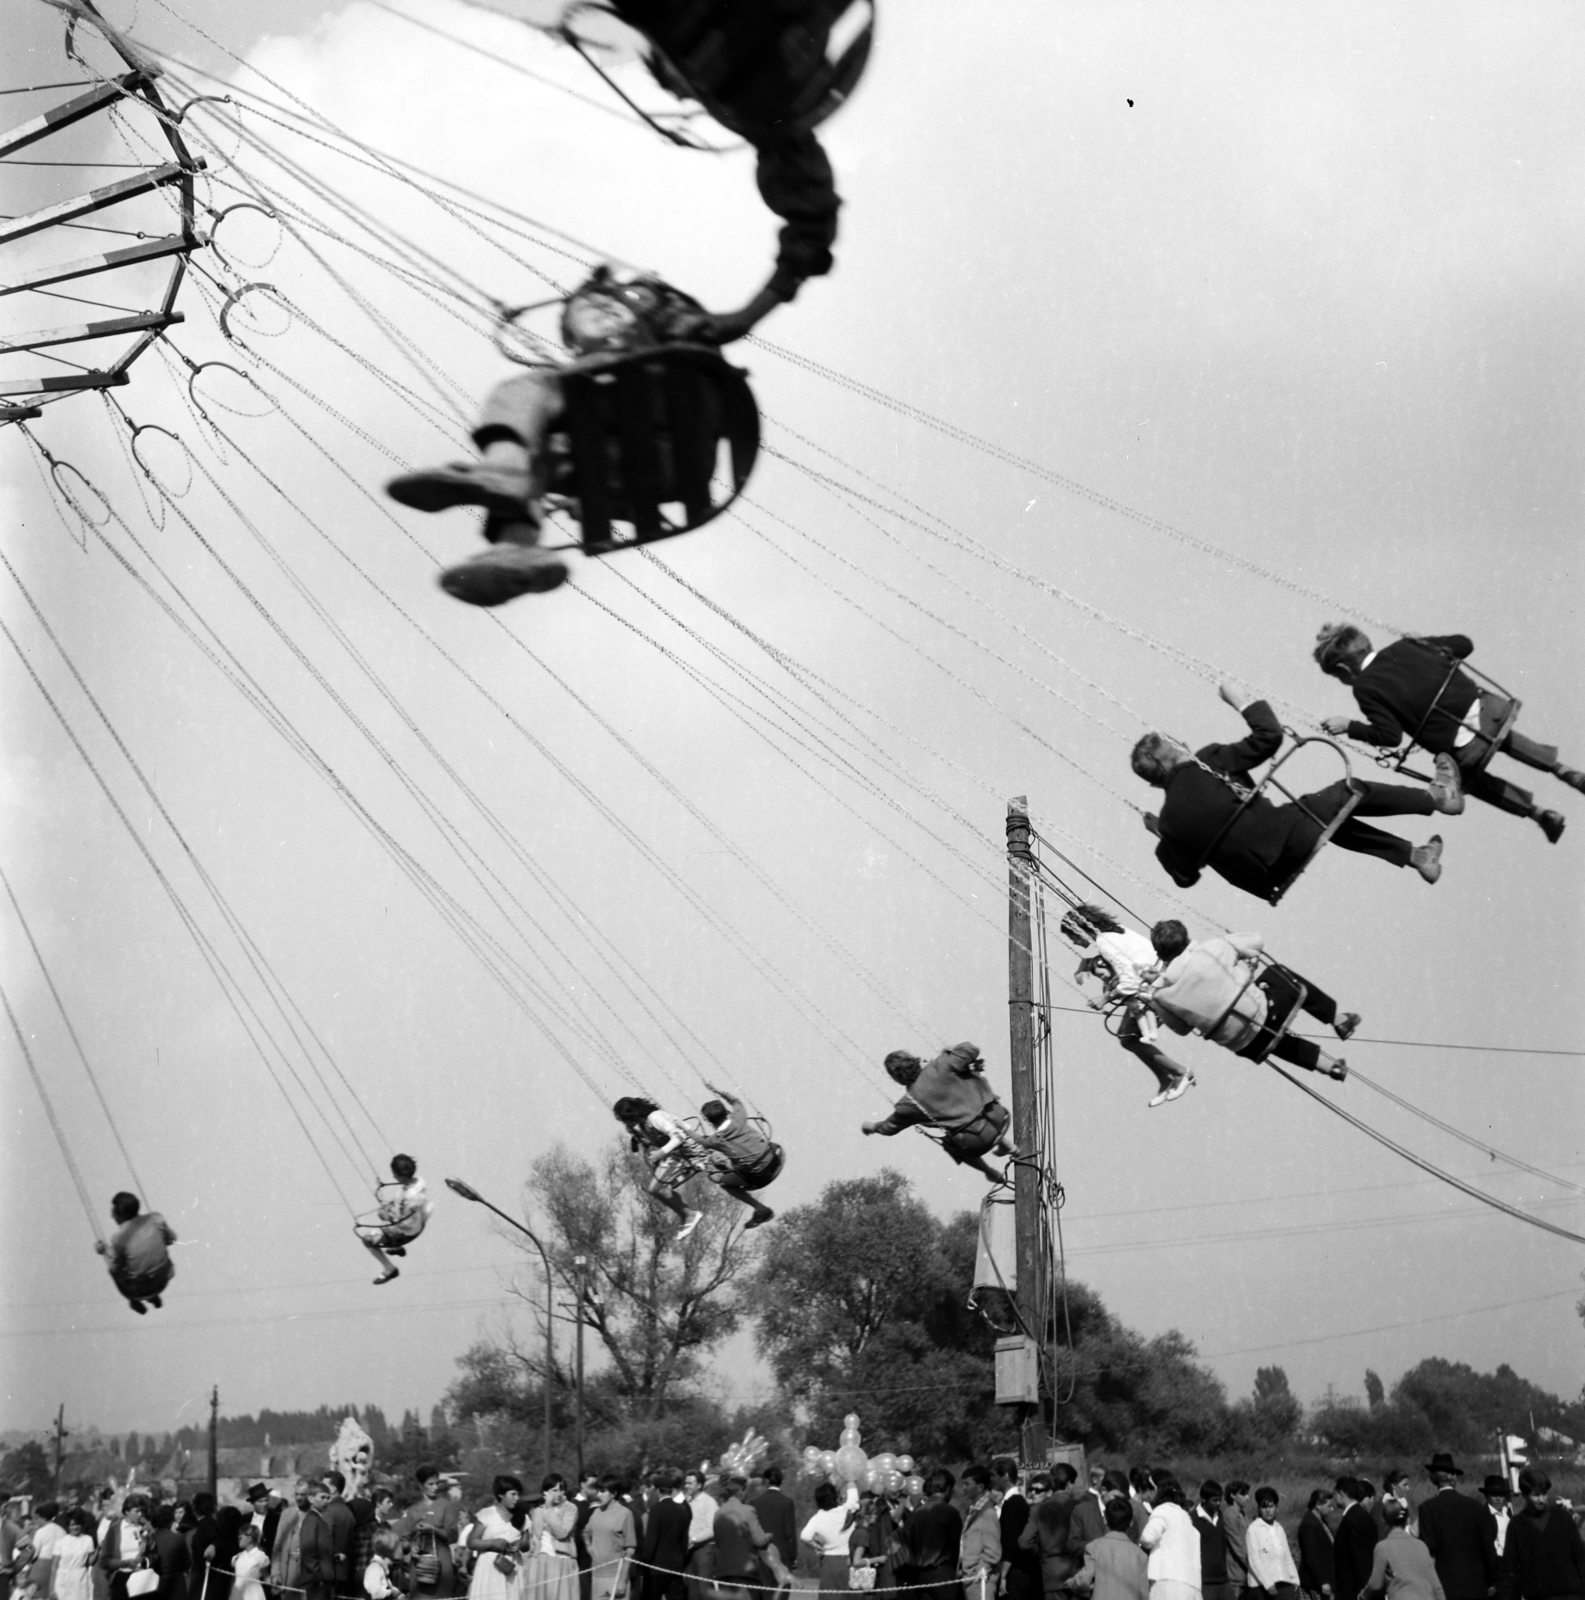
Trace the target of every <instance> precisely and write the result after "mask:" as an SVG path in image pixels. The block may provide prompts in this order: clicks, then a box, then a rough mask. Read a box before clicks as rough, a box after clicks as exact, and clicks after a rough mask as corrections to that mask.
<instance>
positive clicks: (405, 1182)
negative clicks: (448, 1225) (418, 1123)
mask: <svg viewBox="0 0 1585 1600" xmlns="http://www.w3.org/2000/svg"><path fill="white" fill-rule="evenodd" d="M391 1180H392V1181H391V1182H389V1183H382V1184H379V1185H377V1186H376V1188H375V1191H374V1194H375V1198H376V1199H377V1200H378V1201H379V1202H380V1205H379V1210H378V1211H377V1212H376V1213H375V1215H376V1217H377V1218H378V1219H379V1220H378V1221H376V1222H372V1223H359V1224H358V1225H357V1227H355V1228H354V1229H353V1230H352V1231H353V1232H354V1233H355V1234H357V1236H358V1238H359V1239H361V1240H362V1241H363V1248H364V1249H365V1250H367V1251H368V1252H369V1254H370V1255H371V1256H373V1257H374V1259H375V1261H376V1263H377V1264H378V1265H379V1268H380V1275H379V1277H377V1278H376V1279H375V1280H374V1284H375V1287H376V1288H378V1287H379V1286H380V1285H381V1284H382V1283H389V1282H390V1281H391V1279H392V1278H396V1277H400V1276H401V1273H400V1271H399V1269H398V1268H396V1267H393V1266H392V1265H391V1262H390V1259H389V1258H390V1257H391V1256H405V1255H406V1254H407V1247H408V1245H410V1244H411V1243H412V1242H413V1240H415V1239H416V1238H417V1237H418V1236H419V1234H421V1233H422V1232H423V1231H424V1227H425V1224H427V1223H428V1221H429V1218H430V1214H431V1213H432V1212H433V1211H434V1209H435V1202H434V1201H433V1200H431V1199H430V1198H429V1186H428V1184H426V1183H425V1182H424V1180H423V1179H422V1178H421V1177H419V1175H418V1163H417V1162H416V1161H415V1160H413V1158H412V1157H411V1156H404V1155H396V1156H392V1157H391Z"/></svg>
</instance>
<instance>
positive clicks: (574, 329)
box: [385, 265, 707, 606]
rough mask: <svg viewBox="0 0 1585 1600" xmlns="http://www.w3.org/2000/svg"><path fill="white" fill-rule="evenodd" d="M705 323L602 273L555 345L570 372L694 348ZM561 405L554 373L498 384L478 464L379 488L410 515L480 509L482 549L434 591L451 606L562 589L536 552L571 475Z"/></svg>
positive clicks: (562, 567)
mask: <svg viewBox="0 0 1585 1600" xmlns="http://www.w3.org/2000/svg"><path fill="white" fill-rule="evenodd" d="M706 315H707V313H706V312H705V310H704V308H703V307H702V306H701V305H700V304H699V302H698V301H697V300H693V299H691V298H690V297H689V296H687V295H685V294H683V293H682V292H681V291H680V290H677V289H673V288H672V287H671V285H670V284H668V283H665V282H663V281H662V280H661V279H660V278H657V277H654V276H653V275H649V274H642V273H623V272H620V271H618V270H617V269H616V268H614V267H611V266H604V265H602V266H600V267H597V268H596V269H595V271H594V274H593V275H592V276H591V277H590V278H589V279H588V280H587V281H586V282H585V283H583V284H580V285H579V287H578V288H576V289H574V290H573V292H572V294H571V295H569V296H568V298H567V302H566V304H565V306H564V307H563V308H562V313H561V337H562V341H563V343H564V344H565V345H566V346H567V348H568V350H569V351H570V352H571V353H572V356H573V360H574V364H576V363H577V362H578V361H579V360H581V359H584V358H589V357H598V356H606V355H616V354H621V353H624V352H628V351H635V350H650V349H659V348H660V347H662V346H664V345H667V344H678V343H685V342H688V341H690V340H695V341H696V340H697V334H696V333H695V331H694V330H696V329H697V327H698V326H699V324H700V320H701V319H702V318H704V317H705V316H706ZM563 402H564V391H563V384H562V369H561V368H559V367H556V366H551V365H546V366H543V367H531V368H529V369H528V370H527V371H526V372H521V373H518V374H517V375H516V376H515V377H511V378H507V379H506V380H505V381H504V382H502V383H498V384H497V385H496V386H495V388H494V389H492V390H491V391H490V394H489V397H488V398H487V399H486V400H485V402H484V409H483V412H482V414H481V415H480V417H479V421H478V425H477V426H476V427H475V428H474V430H473V442H474V444H476V445H477V446H478V448H479V450H480V452H481V456H480V459H479V460H477V461H454V462H451V463H449V464H448V465H446V466H443V467H429V468H425V469H424V470H422V471H420V472H409V473H404V474H403V475H402V476H401V477H398V478H393V479H391V481H390V482H389V483H388V484H386V486H385V491H386V493H387V494H389V495H390V497H391V498H392V499H393V500H395V501H397V502H398V503H399V504H401V505H404V506H411V507H412V508H413V509H414V510H415V511H446V510H449V509H450V508H451V507H453V506H479V507H481V508H482V509H483V511H484V522H483V525H482V528H481V530H480V531H481V532H482V533H483V535H484V537H485V539H486V540H487V541H488V545H487V547H486V548H485V549H483V550H481V551H479V552H478V553H477V554H476V555H473V556H470V557H469V558H468V559H467V560H466V561H459V562H458V563H456V564H455V565H454V566H450V567H447V568H446V569H445V570H444V571H443V572H442V573H441V574H440V579H439V582H440V586H441V588H442V589H444V590H445V591H446V593H447V594H449V595H451V596H453V597H454V598H455V599H458V600H463V601H466V602H467V603H468V604H469V605H474V606H499V605H504V604H505V603H506V602H507V601H508V600H515V599H516V598H517V597H518V596H519V595H524V594H544V593H546V592H547V591H549V590H551V589H557V588H560V587H561V585H562V584H563V583H565V582H566V581H567V563H566V562H565V561H563V560H562V559H561V557H560V556H559V555H557V554H556V553H555V552H554V551H551V550H542V549H540V547H539V541H540V535H541V532H542V529H543V524H544V515H545V508H544V499H545V496H546V495H547V494H551V493H554V492H556V490H557V489H558V487H564V486H565V485H566V484H567V482H568V478H569V474H570V471H571V445H570V442H569V440H568V437H567V433H566V411H565V407H564V403H563Z"/></svg>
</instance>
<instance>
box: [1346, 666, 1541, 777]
mask: <svg viewBox="0 0 1585 1600" xmlns="http://www.w3.org/2000/svg"><path fill="white" fill-rule="evenodd" d="M1461 672H1462V673H1466V674H1468V676H1470V677H1471V678H1474V679H1475V680H1476V684H1477V687H1478V689H1479V690H1480V691H1481V692H1482V693H1486V694H1494V695H1498V696H1500V697H1501V698H1502V699H1503V700H1506V701H1507V702H1508V709H1507V711H1506V712H1505V713H1504V714H1503V718H1502V721H1501V722H1499V723H1498V724H1497V727H1496V728H1495V729H1494V730H1493V732H1491V733H1489V734H1487V733H1477V734H1476V735H1475V738H1476V740H1477V741H1479V742H1480V743H1481V744H1483V745H1484V746H1485V749H1484V750H1482V751H1481V752H1480V755H1479V756H1478V757H1477V759H1476V760H1475V761H1474V763H1473V764H1471V765H1467V766H1464V768H1463V770H1464V771H1465V772H1466V773H1468V772H1484V771H1485V770H1486V768H1487V767H1488V766H1490V764H1491V758H1492V757H1493V756H1494V755H1496V753H1497V752H1498V750H1500V749H1501V748H1502V742H1503V740H1504V739H1506V738H1507V737H1508V735H1509V734H1510V733H1511V732H1512V731H1513V726H1514V724H1515V723H1516V722H1517V721H1518V720H1519V711H1520V707H1521V704H1522V702H1520V701H1519V700H1516V699H1515V698H1514V697H1513V696H1512V695H1511V694H1509V693H1508V691H1507V690H1506V689H1504V688H1503V686H1502V685H1501V684H1500V683H1497V682H1496V681H1495V680H1494V679H1492V678H1489V677H1488V676H1487V675H1486V674H1485V673H1484V672H1482V671H1481V670H1480V668H1479V667H1472V666H1471V665H1470V664H1469V662H1468V661H1460V660H1458V659H1456V658H1451V659H1450V660H1449V664H1448V669H1447V676H1446V677H1445V678H1443V680H1442V683H1441V686H1440V687H1439V688H1438V689H1437V691H1436V693H1435V694H1434V695H1432V697H1431V704H1430V707H1429V709H1428V710H1427V711H1426V714H1425V715H1424V716H1423V717H1421V718H1420V724H1419V726H1418V727H1417V728H1416V729H1415V730H1414V732H1413V733H1411V734H1410V735H1409V739H1408V742H1407V743H1406V744H1403V745H1400V746H1399V747H1398V748H1397V749H1396V750H1383V751H1382V752H1381V753H1380V754H1379V755H1377V757H1376V763H1377V765H1378V766H1382V767H1386V768H1387V769H1388V770H1389V771H1390V772H1394V773H1401V774H1402V775H1403V776H1404V777H1406V778H1413V779H1414V780H1415V782H1417V783H1434V782H1435V781H1436V780H1435V776H1434V774H1430V773H1424V772H1419V771H1417V770H1416V769H1415V768H1413V767H1411V766H1410V765H1409V762H1410V761H1411V760H1412V759H1413V757H1414V753H1415V751H1416V750H1420V749H1423V748H1424V746H1422V745H1421V743H1420V739H1421V737H1422V736H1423V735H1424V733H1425V729H1426V724H1427V723H1429V722H1430V720H1431V718H1432V717H1434V716H1435V715H1436V713H1437V708H1438V707H1439V706H1440V705H1441V704H1442V696H1443V695H1444V694H1446V693H1447V691H1448V689H1449V687H1450V686H1451V685H1452V682H1453V680H1454V679H1455V678H1456V677H1457V676H1458V675H1459V674H1460V673H1461ZM1461 765H1462V763H1461Z"/></svg>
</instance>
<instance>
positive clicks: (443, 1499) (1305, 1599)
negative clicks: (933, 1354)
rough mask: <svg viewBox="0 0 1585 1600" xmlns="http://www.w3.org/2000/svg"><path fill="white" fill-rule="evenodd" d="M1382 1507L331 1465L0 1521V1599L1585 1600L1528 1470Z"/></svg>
mask: <svg viewBox="0 0 1585 1600" xmlns="http://www.w3.org/2000/svg"><path fill="white" fill-rule="evenodd" d="M1426 1470H1427V1472H1428V1473H1429V1475H1430V1477H1431V1480H1432V1482H1433V1485H1434V1492H1433V1493H1432V1494H1431V1495H1430V1496H1429V1497H1428V1498H1426V1499H1423V1500H1421V1501H1420V1503H1419V1504H1418V1506H1416V1505H1413V1504H1411V1502H1410V1499H1409V1492H1408V1477H1407V1475H1406V1474H1404V1473H1401V1472H1399V1471H1397V1470H1396V1469H1393V1470H1389V1471H1388V1472H1387V1473H1386V1474H1385V1476H1384V1478H1383V1482H1382V1486H1381V1489H1380V1491H1379V1492H1378V1490H1377V1487H1376V1485H1375V1484H1374V1483H1372V1482H1369V1481H1367V1480H1365V1479H1362V1478H1358V1477H1354V1476H1344V1477H1340V1478H1338V1479H1336V1481H1335V1482H1334V1483H1333V1484H1332V1486H1331V1487H1329V1488H1327V1487H1323V1488H1317V1489H1315V1490H1314V1491H1313V1492H1312V1493H1311V1494H1310V1496H1309V1500H1308V1504H1307V1506H1306V1509H1305V1511H1304V1514H1303V1516H1302V1518H1301V1519H1300V1520H1299V1521H1298V1523H1297V1526H1296V1529H1295V1534H1294V1537H1293V1539H1292V1541H1291V1542H1290V1537H1289V1534H1288V1532H1287V1530H1286V1529H1285V1527H1284V1526H1283V1524H1282V1523H1281V1522H1279V1521H1278V1513H1279V1510H1280V1507H1281V1497H1280V1495H1279V1494H1278V1492H1277V1490H1276V1489H1274V1488H1271V1487H1269V1486H1261V1487H1258V1488H1253V1489H1252V1488H1251V1486H1250V1485H1249V1484H1248V1483H1247V1482H1244V1481H1241V1480H1238V1479H1232V1480H1230V1481H1229V1482H1227V1483H1226V1484H1225V1485H1223V1484H1221V1483H1219V1482H1216V1481H1214V1480H1211V1479H1207V1480H1205V1481H1204V1482H1202V1483H1201V1484H1200V1485H1199V1486H1198V1488H1197V1489H1196V1491H1195V1492H1194V1495H1193V1497H1192V1498H1191V1496H1190V1495H1189V1494H1188V1493H1187V1492H1186V1490H1185V1489H1184V1487H1183V1486H1182V1484H1181V1483H1180V1482H1179V1481H1178V1479H1177V1477H1176V1476H1175V1475H1174V1474H1173V1473H1171V1472H1168V1471H1164V1470H1162V1471H1154V1470H1152V1469H1150V1468H1148V1467H1136V1468H1134V1469H1132V1470H1131V1471H1128V1472H1124V1471H1121V1470H1119V1469H1113V1470H1109V1471H1108V1470H1104V1469H1102V1468H1099V1467H1096V1468H1093V1469H1092V1470H1091V1471H1090V1473H1089V1475H1088V1482H1087V1483H1081V1482H1080V1481H1079V1478H1078V1474H1077V1473H1076V1472H1075V1470H1074V1469H1073V1468H1072V1467H1071V1466H1069V1465H1067V1464H1059V1465H1057V1466H1055V1467H1053V1468H1052V1469H1051V1470H1050V1471H1049V1472H1036V1473H1034V1474H1032V1475H1031V1474H1021V1473H1020V1471H1019V1468H1018V1465H1017V1463H1016V1462H1014V1461H1012V1460H1011V1459H1008V1458H1001V1459H997V1460H995V1461H992V1462H991V1463H990V1464H989V1465H979V1464H974V1465H970V1466H968V1467H966V1468H964V1469H963V1471H962V1473H961V1475H960V1477H958V1478H955V1477H954V1475H953V1474H952V1473H950V1472H948V1471H946V1470H945V1469H944V1468H937V1469H936V1470H934V1471H932V1472H930V1473H928V1474H927V1475H926V1476H924V1477H923V1478H922V1479H917V1480H914V1488H913V1489H909V1488H908V1487H906V1486H905V1487H904V1488H902V1489H899V1490H896V1491H891V1492H887V1491H884V1490H880V1489H871V1488H861V1487H860V1486H859V1485H856V1484H854V1485H850V1486H848V1487H847V1489H846V1491H845V1492H844V1491H841V1490H839V1489H838V1488H837V1486H836V1485H834V1484H832V1483H829V1482H824V1483H821V1484H819V1485H818V1486H817V1487H816V1489H815V1493H814V1510H813V1512H812V1513H811V1514H810V1515H809V1516H808V1517H807V1518H806V1519H805V1520H804V1521H803V1524H802V1526H801V1527H800V1526H799V1517H798V1513H797V1509H796V1505H795V1502H794V1500H793V1497H792V1496H791V1495H789V1494H788V1493H787V1492H786V1490H785V1489H784V1488H783V1479H782V1473H781V1471H780V1470H779V1469H778V1468H776V1467H767V1468H765V1469H763V1470H762V1471H761V1472H759V1473H758V1474H756V1475H754V1476H752V1477H750V1476H738V1475H726V1476H723V1477H719V1478H708V1479H707V1477H706V1476H705V1474H704V1473H702V1472H674V1471H670V1470H662V1471H658V1472H655V1473H651V1474H650V1475H649V1476H648V1477H647V1479H646V1480H645V1482H644V1483H643V1484H641V1485H637V1486H632V1485H630V1484H629V1483H627V1482H626V1481H624V1480H623V1479H621V1478H619V1477H615V1476H609V1475H605V1476H601V1475H596V1474H594V1473H589V1474H586V1475H584V1476H583V1477H582V1479H581V1480H580V1481H579V1482H578V1484H577V1485H576V1487H574V1486H573V1485H570V1484H569V1483H568V1481H567V1480H566V1479H565V1478H564V1477H563V1476H562V1475H561V1474H559V1473H551V1474H548V1475H547V1476H545V1477H544V1478H543V1479H542V1480H541V1481H540V1483H539V1486H538V1489H537V1491H535V1492H532V1493H531V1492H529V1491H527V1490H526V1489H525V1487H524V1485H523V1482H522V1480H521V1479H519V1478H517V1477H514V1476H511V1475H505V1474H503V1475H502V1476H499V1477H497V1478H496V1479H495V1480H494V1482H493V1484H492V1485H491V1498H490V1501H489V1503H488V1504H485V1505H483V1506H481V1507H479V1508H478V1509H477V1510H474V1511H470V1510H468V1509H467V1508H466V1506H465V1503H464V1497H463V1494H462V1490H461V1487H460V1485H459V1484H458V1483H457V1482H456V1481H455V1479H452V1480H451V1481H449V1482H448V1481H447V1480H446V1479H445V1478H443V1477H442V1475H441V1474H440V1473H439V1472H438V1471H436V1470H435V1469H434V1468H430V1467H424V1468H420V1469H419V1472H418V1474H417V1475H416V1478H417V1490H418V1493H417V1495H416V1497H415V1498H413V1499H412V1501H411V1503H410V1504H407V1505H405V1506H398V1504H397V1498H396V1494H395V1492H394V1490H393V1489H392V1488H391V1487H390V1486H389V1485H384V1486H377V1487H369V1488H366V1489H364V1490H362V1491H361V1492H359V1493H357V1494H354V1495H353V1496H352V1497H351V1498H348V1497H347V1495H346V1488H347V1483H346V1479H345V1478H344V1477H343V1476H342V1474H341V1473H340V1472H339V1471H335V1470H332V1471H329V1472H327V1473H325V1474H324V1475H323V1476H322V1477H318V1478H308V1479H303V1480H301V1481H299V1483H298V1484H297V1485H296V1492H295V1494H294V1495H292V1496H290V1497H288V1496H287V1495H284V1494H282V1493H279V1492H272V1491H271V1490H270V1489H268V1488H267V1487H266V1486H265V1485H263V1484H256V1485H254V1487H253V1488H252V1489H251V1490H249V1491H248V1493H247V1496H246V1499H245V1501H244V1502H243V1503H242V1504H240V1505H219V1504H217V1502H216V1499H215V1497H214V1496H213V1495H210V1494H197V1495H194V1496H193V1497H192V1499H191V1500H190V1501H188V1500H181V1501H177V1502H174V1503H170V1502H166V1503H157V1502H156V1501H155V1500H153V1499H151V1497H150V1496H148V1495H145V1494H140V1493H130V1494H127V1495H125V1497H124V1498H123V1499H122V1500H121V1502H120V1504H119V1505H118V1506H115V1505H114V1502H113V1500H112V1498H111V1497H110V1496H109V1493H108V1491H107V1493H106V1495H105V1496H104V1497H88V1498H86V1499H81V1498H78V1497H70V1498H68V1500H67V1501H66V1502H64V1503H56V1502H52V1501H45V1502H42V1503H40V1504H38V1505H36V1506H33V1507H31V1508H30V1509H29V1510H28V1511H27V1513H26V1515H25V1516H21V1517H18V1516H16V1515H13V1510H12V1509H11V1508H8V1509H7V1511H6V1513H5V1515H4V1517H3V1519H0V1530H3V1531H0V1600H299V1597H301V1600H357V1597H359V1596H363V1597H366V1600H393V1597H394V1596H397V1595H402V1596H412V1597H416V1600H431V1597H433V1600H452V1597H460V1596H464V1595H466V1596H467V1597H468V1600H772V1597H773V1596H774V1595H775V1594H776V1593H777V1592H779V1591H781V1590H786V1589H789V1588H791V1587H793V1586H794V1585H795V1582H796V1580H795V1579H794V1577H793V1573H794V1571H795V1570H796V1568H797V1566H798V1564H799V1557H800V1553H801V1552H802V1553H804V1554H806V1555H807V1557H808V1558H809V1565H810V1568H811V1570H813V1571H814V1572H815V1573H816V1574H817V1577H816V1583H817V1586H818V1590H819V1592H820V1593H821V1594H822V1595H824V1594H837V1593H840V1594H844V1595H845V1594H851V1593H869V1594H871V1595H880V1596H891V1597H894V1600H900V1597H901V1596H902V1595H904V1594H908V1595H918V1596H920V1597H921V1600H1375V1597H1377V1596H1382V1597H1384V1600H1568V1597H1585V1543H1582V1540H1581V1535H1580V1529H1579V1526H1578V1523H1577V1522H1576V1519H1575V1517H1574V1515H1573V1514H1572V1508H1570V1507H1569V1506H1567V1504H1566V1503H1561V1502H1555V1501H1554V1500H1553V1497H1552V1493H1551V1487H1552V1486H1551V1481H1550V1479H1549V1478H1548V1477H1547V1475H1546V1473H1545V1472H1543V1471H1541V1470H1539V1469H1535V1468H1531V1469H1527V1470H1526V1471H1525V1472H1523V1473H1522V1474H1521V1475H1520V1479H1519V1492H1518V1494H1517V1495H1513V1494H1511V1493H1510V1492H1509V1487H1508V1484H1507V1481H1506V1480H1505V1479H1502V1478H1499V1477H1495V1476H1493V1477H1488V1478H1487V1479H1486V1480H1485V1482H1484V1484H1483V1486H1482V1492H1481V1496H1480V1497H1479V1498H1478V1499H1477V1498H1475V1497H1473V1496H1470V1495H1466V1494H1464V1493H1462V1492H1461V1491H1460V1489H1459V1488H1458V1482H1459V1479H1460V1478H1461V1477H1462V1473H1461V1471H1460V1469H1459V1468H1458V1467H1457V1466H1456V1465H1455V1464H1454V1462H1453V1460H1452V1458H1451V1457H1450V1456H1447V1455H1445V1454H1439V1455H1437V1456H1436V1457H1435V1458H1434V1459H1433V1460H1432V1461H1431V1462H1430V1463H1428V1464H1427V1467H1426Z"/></svg>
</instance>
